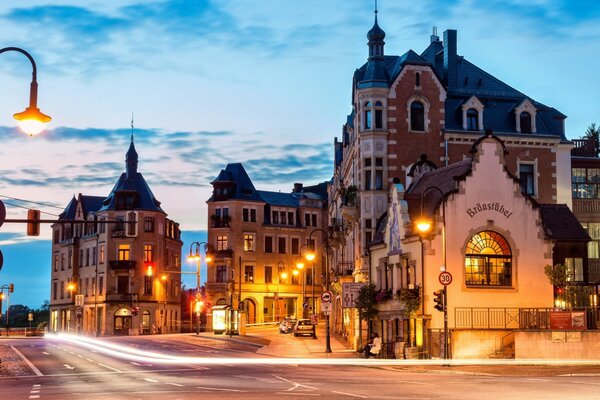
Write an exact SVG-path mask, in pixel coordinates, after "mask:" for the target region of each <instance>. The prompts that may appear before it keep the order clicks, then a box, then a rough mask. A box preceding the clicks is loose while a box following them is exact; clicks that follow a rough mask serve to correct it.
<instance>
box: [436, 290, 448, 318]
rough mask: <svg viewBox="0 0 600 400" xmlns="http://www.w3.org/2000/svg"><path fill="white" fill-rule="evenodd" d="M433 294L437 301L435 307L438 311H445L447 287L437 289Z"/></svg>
mask: <svg viewBox="0 0 600 400" xmlns="http://www.w3.org/2000/svg"><path fill="white" fill-rule="evenodd" d="M433 295H434V296H435V297H434V299H433V301H434V303H435V305H434V306H433V308H435V309H436V310H438V311H442V312H443V311H444V310H445V309H446V290H445V289H440V290H436V291H435V292H433Z"/></svg>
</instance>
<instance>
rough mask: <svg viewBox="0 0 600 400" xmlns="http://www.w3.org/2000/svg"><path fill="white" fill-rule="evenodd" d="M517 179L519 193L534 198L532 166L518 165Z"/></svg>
mask: <svg viewBox="0 0 600 400" xmlns="http://www.w3.org/2000/svg"><path fill="white" fill-rule="evenodd" d="M519 179H520V180H521V192H522V193H525V194H528V195H530V196H535V179H534V166H533V164H519Z"/></svg>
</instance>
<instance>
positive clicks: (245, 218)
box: [242, 208, 250, 222]
mask: <svg viewBox="0 0 600 400" xmlns="http://www.w3.org/2000/svg"><path fill="white" fill-rule="evenodd" d="M242 221H244V222H250V209H248V208H243V209H242Z"/></svg>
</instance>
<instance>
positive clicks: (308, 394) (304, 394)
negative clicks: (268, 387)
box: [275, 392, 321, 397]
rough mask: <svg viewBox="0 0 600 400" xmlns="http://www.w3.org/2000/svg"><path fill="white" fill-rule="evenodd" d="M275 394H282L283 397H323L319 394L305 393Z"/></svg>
mask: <svg viewBox="0 0 600 400" xmlns="http://www.w3.org/2000/svg"><path fill="white" fill-rule="evenodd" d="M275 394H280V395H282V396H317V397H318V396H321V395H320V394H319V393H303V392H296V393H295V392H275Z"/></svg>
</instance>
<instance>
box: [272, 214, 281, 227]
mask: <svg viewBox="0 0 600 400" xmlns="http://www.w3.org/2000/svg"><path fill="white" fill-rule="evenodd" d="M271 215H272V219H273V220H272V221H271V222H272V223H273V224H275V225H276V224H279V211H273V212H272V213H271Z"/></svg>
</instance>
